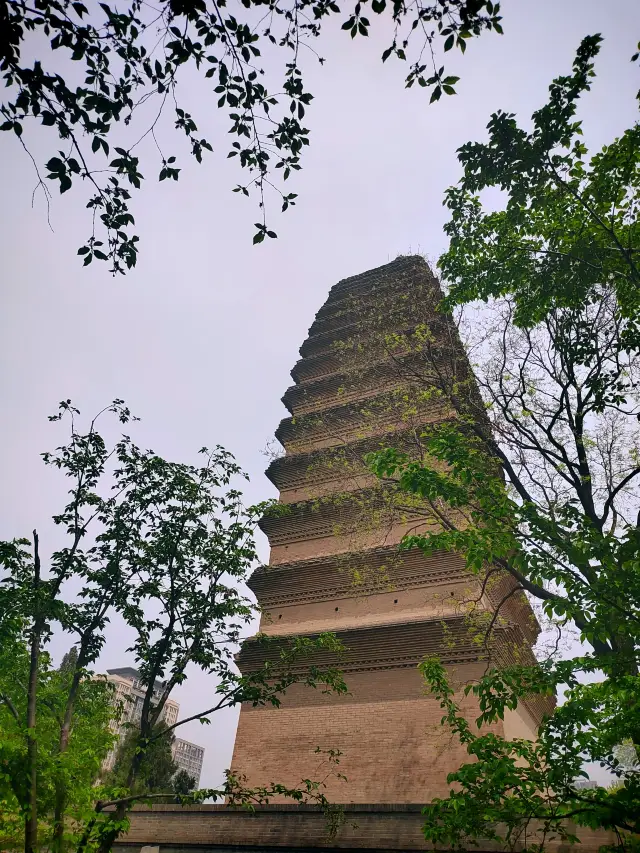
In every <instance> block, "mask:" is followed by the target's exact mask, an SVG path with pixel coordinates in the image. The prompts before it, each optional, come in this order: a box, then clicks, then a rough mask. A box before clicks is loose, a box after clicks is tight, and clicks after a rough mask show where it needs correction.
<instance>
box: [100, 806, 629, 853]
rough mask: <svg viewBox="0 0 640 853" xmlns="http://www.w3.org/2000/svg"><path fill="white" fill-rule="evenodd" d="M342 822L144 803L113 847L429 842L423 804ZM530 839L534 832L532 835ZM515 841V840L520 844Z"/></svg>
mask: <svg viewBox="0 0 640 853" xmlns="http://www.w3.org/2000/svg"><path fill="white" fill-rule="evenodd" d="M344 819H345V820H344V823H343V825H342V827H341V828H340V829H339V830H338V833H337V835H336V836H335V837H330V835H329V834H328V831H327V820H326V818H325V816H324V815H323V814H322V812H320V811H319V810H318V809H317V808H316V807H313V806H277V805H271V806H261V807H259V808H258V809H256V813H255V814H250V813H247V812H244V811H239V810H238V811H234V810H231V809H229V808H227V807H226V806H206V805H205V806H186V807H182V806H175V805H163V806H154V807H152V808H146V807H139V808H136V809H135V810H134V812H133V813H132V815H131V829H130V831H129V833H128V835H127V836H125V837H124V838H122V839H120V840H119V842H118V843H117V844H116V845H115V847H114V850H120V851H122V853H124V851H136V853H137V851H139V850H140V849H141V848H142V847H146V846H151V847H156V848H157V853H187V851H191V853H195V851H201V853H205V851H211V853H214V851H216V853H231V851H247V853H249V851H252V853H268V851H277V850H279V851H281V853H284V851H288V853H306V851H312V850H323V849H324V850H329V849H333V850H336V849H337V850H343V849H348V850H362V851H364V850H368V851H370V853H373V851H380V853H382V851H412V850H425V849H429V846H428V845H427V844H426V843H425V841H424V839H423V836H422V814H421V807H420V806H418V805H405V806H396V805H366V804H363V805H358V806H349V805H347V806H345V807H344ZM579 835H580V839H581V842H582V843H581V844H580V853H596V851H597V849H598V848H599V847H600V846H601V845H603V844H607V843H611V842H612V841H613V838H612V837H610V836H609V835H608V834H605V833H602V832H600V833H595V832H591V831H590V830H583V829H581V830H580V832H579ZM527 840H528V842H529V843H531V841H532V838H531V837H530V836H529V837H528V839H527ZM497 849H498V848H497V846H496V845H495V844H490V843H486V844H482V845H481V846H479V847H478V848H477V851H478V853H493V851H495V850H497ZM516 849H518V848H516ZM545 849H546V850H547V851H548V853H566V851H567V848H566V846H562V845H559V844H558V843H557V842H556V841H548V842H547V843H546V845H545Z"/></svg>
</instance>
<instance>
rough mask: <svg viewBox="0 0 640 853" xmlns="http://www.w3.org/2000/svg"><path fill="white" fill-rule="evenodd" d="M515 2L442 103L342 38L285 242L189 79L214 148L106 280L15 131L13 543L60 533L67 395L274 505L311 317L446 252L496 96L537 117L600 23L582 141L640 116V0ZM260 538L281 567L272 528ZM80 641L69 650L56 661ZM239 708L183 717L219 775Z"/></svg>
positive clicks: (6, 387)
mask: <svg viewBox="0 0 640 853" xmlns="http://www.w3.org/2000/svg"><path fill="white" fill-rule="evenodd" d="M502 6H503V13H504V22H503V23H504V31H505V35H504V36H498V35H495V34H485V35H483V36H482V37H481V38H480V39H478V40H475V39H474V40H473V41H472V42H470V44H469V48H468V50H467V52H466V55H465V56H464V57H460V56H457V57H456V56H452V59H451V60H450V61H449V62H448V64H447V71H448V72H450V73H455V74H458V75H460V77H461V80H460V83H459V84H458V86H457V89H458V92H459V94H458V95H457V96H455V97H448V98H445V99H443V100H442V101H441V102H439V103H438V104H436V105H434V106H429V104H428V94H427V93H426V90H422V89H419V88H418V87H415V88H413V89H410V90H406V89H404V88H403V74H402V72H403V67H402V65H401V64H400V63H395V64H394V63H393V62H391V61H389V62H387V63H386V64H385V65H384V66H383V65H382V64H381V62H380V54H381V52H382V50H383V48H384V47H386V41H385V40H384V39H383V38H382V36H381V35H375V34H374V35H373V36H372V38H371V39H369V40H368V41H367V40H364V39H362V40H360V39H359V40H356V42H352V41H351V39H350V38H349V37H348V35H347V34H345V33H343V32H340V31H339V30H337V29H336V28H334V29H333V30H328V31H327V34H326V38H323V40H322V42H321V53H322V55H323V56H324V57H325V59H326V63H325V65H324V66H323V67H320V66H319V65H317V64H310V65H309V69H308V70H309V73H308V75H307V87H308V88H309V89H310V90H311V91H312V92H313V94H314V96H315V100H314V101H313V104H312V107H311V109H310V110H309V112H308V114H307V116H306V117H305V123H306V124H307V126H308V127H309V128H310V129H311V146H310V147H309V148H308V149H307V150H306V151H305V153H304V160H303V169H302V171H301V172H299V173H298V175H297V176H296V177H295V179H294V182H293V183H292V184H291V187H290V189H289V191H290V192H296V193H298V196H299V198H298V200H297V205H296V206H295V207H294V208H292V209H291V210H290V211H288V212H287V213H286V214H284V215H282V216H281V215H280V214H279V213H278V212H277V207H276V206H275V205H274V207H273V217H272V219H271V227H273V228H274V229H275V230H276V231H277V232H278V239H277V240H268V241H266V242H265V243H264V244H262V245H260V246H255V247H254V246H253V245H252V243H251V237H252V235H253V233H254V229H253V223H254V222H256V221H257V220H258V216H257V215H256V213H257V210H256V206H255V202H253V201H251V200H246V199H243V198H242V197H240V196H239V194H234V193H232V192H231V189H232V187H233V186H234V185H235V184H236V183H238V181H239V180H240V178H239V175H238V170H237V168H236V167H235V166H234V162H233V161H229V160H227V159H225V158H226V151H227V146H228V139H229V137H227V136H226V128H225V127H224V125H223V124H222V123H221V121H220V118H221V117H219V116H218V115H217V113H216V110H215V107H214V101H213V95H212V94H211V93H210V92H209V91H208V90H207V89H206V88H203V87H202V85H201V84H200V83H199V82H198V81H197V80H196V79H195V78H194V79H189V78H188V79H187V81H186V84H185V85H186V92H185V95H186V98H187V101H188V102H189V105H190V109H192V111H193V113H194V115H195V116H196V118H197V117H198V116H200V115H202V116H203V126H205V127H207V128H210V130H208V133H209V134H210V139H211V141H212V142H213V144H214V149H216V150H215V153H214V155H209V156H208V157H207V158H206V159H205V162H204V163H203V165H201V166H198V165H197V164H195V163H192V162H189V158H187V157H186V152H185V156H184V157H182V158H181V159H182V160H183V162H182V164H181V165H182V166H183V167H184V168H183V171H182V173H181V177H180V180H179V181H178V182H177V183H173V182H171V183H169V182H164V183H162V184H158V183H155V182H154V181H152V180H149V181H148V182H147V183H146V184H145V188H144V192H142V193H139V194H137V195H136V196H135V198H134V201H133V210H134V213H135V216H136V220H137V223H138V231H137V233H139V234H140V236H141V243H140V258H139V260H138V265H137V267H136V269H135V270H134V271H133V272H130V273H129V274H128V275H127V276H126V277H118V278H112V277H111V276H110V274H109V272H108V269H107V265H106V264H96V263H94V264H92V265H91V266H90V267H88V268H86V269H85V268H83V267H82V266H81V264H80V262H79V259H78V257H77V255H76V250H77V248H78V246H80V245H81V243H82V242H83V240H84V238H85V237H86V235H87V232H88V228H89V222H88V219H87V212H86V211H85V209H84V203H85V200H86V199H85V196H84V194H83V192H84V191H83V190H82V189H80V191H78V192H76V191H72V192H69V193H67V194H66V195H65V196H63V197H59V196H54V199H53V203H52V206H51V216H50V219H51V226H52V228H53V230H51V229H50V227H49V225H48V223H47V215H46V208H45V205H44V203H43V200H42V198H41V197H39V196H36V198H35V202H34V204H33V205H32V190H33V187H34V184H35V178H34V174H33V169H32V165H31V163H30V161H29V160H28V158H27V157H26V155H25V154H24V151H23V150H22V148H21V147H20V146H19V144H18V143H17V140H16V139H15V137H14V135H13V134H8V133H6V134H2V136H1V137H0V145H1V146H2V147H1V151H2V156H0V187H2V192H1V194H0V257H1V259H2V263H1V276H2V310H1V311H0V400H1V401H2V405H1V406H0V428H1V430H2V433H1V434H2V442H0V472H1V473H0V477H1V480H0V482H1V483H2V488H1V489H0V538H2V539H4V538H13V537H14V536H23V535H27V536H28V535H30V531H31V530H32V529H33V528H34V527H37V528H38V530H39V531H40V537H41V539H42V540H43V545H44V547H45V548H46V543H47V541H50V540H47V537H48V536H51V523H50V520H49V519H50V517H51V515H52V513H54V512H55V511H57V510H58V509H59V507H60V505H61V503H60V502H61V500H62V499H63V498H64V484H63V483H62V482H61V480H60V478H59V477H56V476H54V475H53V474H52V472H49V471H45V470H44V469H43V465H42V462H41V460H40V456H39V454H40V453H41V452H42V451H43V450H46V449H50V448H52V447H54V446H55V445H56V444H57V443H58V442H59V440H61V439H62V438H63V435H62V434H61V433H60V432H58V431H56V428H55V427H52V425H51V424H49V423H48V422H47V415H48V414H50V413H52V412H53V411H54V409H55V407H56V404H57V402H58V400H61V399H66V398H71V399H72V400H73V401H74V403H75V404H76V405H77V406H78V407H79V408H80V409H81V410H82V412H83V413H86V414H87V415H89V414H92V413H94V412H96V411H97V410H98V409H100V408H102V406H103V405H104V404H105V403H108V402H109V401H110V400H112V399H113V398H115V397H121V398H124V399H125V400H126V401H127V403H128V404H129V405H130V407H131V408H132V410H133V411H134V412H135V414H136V415H138V416H140V417H141V418H142V421H141V423H139V424H137V425H136V426H135V428H134V429H133V430H132V434H133V437H134V438H135V439H136V440H137V441H138V442H139V443H140V444H141V445H143V446H145V447H152V448H153V449H154V450H156V451H157V452H158V453H160V454H162V455H164V456H166V457H168V458H171V459H175V460H181V461H195V459H196V453H197V450H198V449H199V448H200V447H202V446H203V445H209V446H211V445H215V444H222V445H224V446H225V447H227V448H228V449H229V450H230V451H232V452H233V453H234V454H235V455H236V457H237V459H238V461H239V463H240V464H241V465H242V466H243V468H244V469H245V470H246V471H247V472H248V473H249V475H250V478H251V482H250V484H249V485H248V487H247V488H246V494H247V499H248V500H250V501H254V500H260V499H264V498H267V497H271V496H273V495H274V489H273V487H272V485H271V484H270V483H269V481H268V480H267V479H266V477H265V476H264V475H263V470H264V468H265V467H266V465H267V464H268V460H267V458H266V457H265V455H264V449H265V447H266V445H267V443H268V442H269V441H270V439H271V438H272V436H273V432H274V430H275V429H276V427H277V425H278V423H279V421H280V419H281V418H282V417H285V415H286V412H285V409H284V407H283V405H282V404H281V402H280V397H281V396H282V394H283V393H284V391H285V390H286V388H287V387H288V386H289V385H290V384H291V383H292V380H291V378H290V376H289V371H290V369H291V368H292V367H293V365H294V363H295V362H296V360H297V358H298V353H297V351H298V348H299V346H300V345H301V343H302V342H303V340H304V339H305V337H306V334H307V330H308V328H309V326H310V325H311V323H312V321H313V318H314V315H315V312H316V311H317V310H318V309H319V308H320V306H321V305H322V304H323V302H324V301H325V299H326V296H327V293H328V291H329V288H330V287H331V286H332V285H333V284H335V283H336V282H337V281H339V280H340V279H342V278H345V277H347V276H351V275H355V274H358V273H360V272H363V271H365V270H367V269H371V268H372V267H376V266H379V265H381V264H384V263H386V262H388V261H390V260H393V259H394V258H395V257H396V256H397V255H398V254H407V253H411V252H420V253H423V254H425V255H426V257H427V258H428V259H430V260H434V259H436V258H437V257H438V255H439V254H440V253H441V252H442V251H443V250H444V249H445V248H446V238H445V235H444V233H443V230H442V228H443V224H444V222H445V221H446V210H445V209H444V208H443V207H442V199H443V193H444V191H445V189H446V188H447V187H448V186H449V185H451V184H453V183H455V182H456V181H457V180H458V179H459V177H460V168H459V164H458V163H457V160H456V150H457V148H459V146H461V145H462V144H464V143H465V142H467V141H470V140H474V141H475V140H482V139H484V138H485V137H486V131H485V127H486V124H487V121H488V119H489V116H490V114H491V113H492V112H493V111H495V110H497V109H502V110H505V111H508V112H514V113H516V114H517V115H518V117H519V118H520V119H521V121H522V122H523V123H524V124H525V125H526V122H527V119H528V118H529V116H530V115H531V113H532V111H533V110H535V109H536V108H537V107H539V106H541V105H542V104H543V103H544V101H545V98H546V91H547V87H548V84H549V83H550V81H551V79H552V78H553V77H554V76H556V75H558V74H564V73H568V72H569V71H570V67H571V62H572V59H573V55H574V52H575V50H576V48H577V46H578V44H579V42H580V40H581V38H582V37H583V36H584V35H587V34H592V33H595V32H600V33H602V35H603V36H604V38H605V41H604V45H603V47H602V51H601V54H600V57H599V59H598V60H597V66H596V70H597V75H598V76H597V78H596V80H595V81H594V84H593V88H592V92H591V93H590V94H589V95H587V96H586V97H585V98H584V99H583V104H582V106H581V108H580V113H579V115H580V117H581V118H582V119H583V121H584V132H585V141H586V143H587V145H588V146H589V147H590V148H594V149H595V148H597V147H599V146H600V145H602V144H604V143H606V142H607V141H608V140H610V139H612V138H613V137H614V136H616V135H618V134H619V133H621V132H622V131H623V130H624V129H625V128H626V127H628V126H629V125H630V124H631V123H632V122H633V121H634V120H635V118H636V115H637V102H636V101H635V100H634V97H635V93H636V91H637V90H638V88H640V68H638V67H637V66H633V65H632V64H631V63H630V61H629V58H630V56H631V54H632V53H634V51H635V48H636V43H637V41H638V39H639V38H640V5H639V4H638V3H637V0H610V2H607V3H603V2H602V0H535V2H533V0H520V2H516V0H504V3H503V4H502ZM405 73H406V72H405ZM42 133H43V132H42V131H37V130H36V131H35V134H34V136H33V137H32V138H31V140H30V146H31V148H32V150H33V151H34V153H35V155H36V156H38V155H39V154H40V153H41V154H42V156H41V159H43V160H46V159H48V157H49V156H51V155H52V154H54V153H55V149H56V147H57V145H56V142H55V140H53V139H52V138H51V137H50V136H43V135H42ZM175 148H176V153H180V148H179V146H178V145H175ZM154 170H155V167H154V168H151V169H149V172H150V173H153V172H154ZM142 171H143V173H144V171H145V169H144V164H143V168H142ZM261 535H262V534H260V536H261ZM260 547H261V554H262V557H263V558H264V559H265V560H266V559H267V558H268V549H267V546H266V542H265V541H264V540H263V539H261V542H260ZM64 648H65V645H64V641H63V640H57V641H56V644H54V652H55V653H56V654H60V653H61V651H64ZM125 648H126V643H125V641H124V639H123V637H122V635H121V633H120V632H119V631H118V630H117V628H116V627H115V626H114V627H113V628H112V629H111V631H110V634H109V637H108V643H107V646H106V648H105V651H104V654H103V656H102V658H101V660H100V662H99V667H98V668H102V669H104V668H108V667H115V666H124V665H130V664H131V663H132V661H131V660H130V659H127V657H126V655H125ZM210 692H211V685H210V683H209V682H208V679H207V677H206V676H203V675H201V674H198V673H192V674H191V675H190V678H189V680H188V682H187V683H186V684H185V685H182V686H181V687H180V689H179V690H177V691H176V694H175V699H176V700H177V701H178V702H180V705H181V716H187V715H189V714H191V713H194V712H196V711H198V710H200V709H201V707H202V701H203V696H206V695H208V693H210ZM236 720H237V711H229V712H223V713H221V714H219V715H216V716H215V718H214V720H213V722H212V725H211V726H208V727H200V726H199V725H198V724H197V723H191V724H188V725H187V726H185V727H184V728H183V729H182V730H179V733H180V734H181V736H183V737H186V738H188V739H191V740H194V741H196V742H197V743H200V744H202V745H203V746H205V748H206V754H205V765H204V770H203V774H202V779H201V782H202V784H203V785H213V784H216V783H218V782H219V781H220V780H221V778H222V771H223V769H224V768H225V767H227V766H228V764H229V762H230V758H231V752H232V747H233V738H234V734H235V726H236Z"/></svg>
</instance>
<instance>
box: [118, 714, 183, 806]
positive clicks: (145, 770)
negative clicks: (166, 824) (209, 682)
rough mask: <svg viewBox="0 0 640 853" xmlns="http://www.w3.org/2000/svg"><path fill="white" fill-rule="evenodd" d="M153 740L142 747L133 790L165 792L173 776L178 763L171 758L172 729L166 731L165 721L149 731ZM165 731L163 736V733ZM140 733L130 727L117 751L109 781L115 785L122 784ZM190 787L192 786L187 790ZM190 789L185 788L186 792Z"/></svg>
mask: <svg viewBox="0 0 640 853" xmlns="http://www.w3.org/2000/svg"><path fill="white" fill-rule="evenodd" d="M152 735H153V736H154V740H152V741H151V742H150V744H149V747H148V748H147V749H146V750H145V752H144V755H143V758H142V761H141V762H140V769H139V772H138V778H137V779H136V780H135V783H134V788H133V790H134V792H136V793H137V792H144V793H148V794H156V793H159V792H166V791H168V790H171V788H172V787H173V785H172V779H173V777H174V776H175V774H176V772H177V770H178V765H177V764H176V763H175V761H174V760H173V756H172V754H171V747H172V744H173V742H174V740H175V735H174V734H173V732H168V733H166V725H164V723H162V722H160V723H158V724H157V725H156V726H155V728H154V729H153V731H152ZM163 735H164V736H163ZM139 739H140V734H139V732H138V731H137V730H136V729H135V728H131V729H129V730H128V731H127V732H126V734H125V736H124V738H123V739H122V741H121V742H120V745H119V746H118V751H117V753H116V759H115V764H114V766H113V770H112V772H111V774H110V778H109V783H110V784H112V785H114V787H118V788H119V787H124V786H125V784H126V781H127V775H128V773H129V768H130V767H131V763H132V760H133V757H134V754H135V751H136V749H137V748H138V745H139ZM191 790H193V786H192V787H191V788H190V789H189V791H191ZM189 791H184V793H185V794H188V793H189Z"/></svg>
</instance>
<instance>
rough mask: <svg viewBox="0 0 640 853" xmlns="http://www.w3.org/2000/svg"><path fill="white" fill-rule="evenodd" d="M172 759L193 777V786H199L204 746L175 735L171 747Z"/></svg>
mask: <svg viewBox="0 0 640 853" xmlns="http://www.w3.org/2000/svg"><path fill="white" fill-rule="evenodd" d="M171 754H172V755H173V760H174V761H175V763H176V764H177V765H178V768H179V769H180V770H186V772H187V773H188V774H189V776H191V777H193V778H194V779H195V787H196V788H199V787H200V774H201V772H202V762H203V760H204V747H203V746H198V744H196V743H191V742H190V741H188V740H183V739H182V738H179V737H177V738H176V739H175V740H174V742H173V746H172V747H171Z"/></svg>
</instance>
